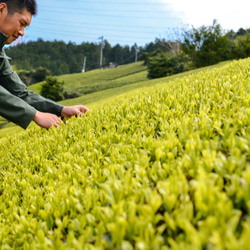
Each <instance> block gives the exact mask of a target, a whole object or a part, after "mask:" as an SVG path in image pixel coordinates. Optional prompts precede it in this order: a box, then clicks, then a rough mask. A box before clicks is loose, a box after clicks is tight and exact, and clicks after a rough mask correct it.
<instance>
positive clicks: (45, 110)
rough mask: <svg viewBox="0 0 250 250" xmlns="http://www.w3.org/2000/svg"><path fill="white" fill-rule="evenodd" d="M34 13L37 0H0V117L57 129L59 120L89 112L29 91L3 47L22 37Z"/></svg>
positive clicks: (23, 123)
mask: <svg viewBox="0 0 250 250" xmlns="http://www.w3.org/2000/svg"><path fill="white" fill-rule="evenodd" d="M36 13H37V4H36V0H5V1H4V0H3V1H1V0H0V116H2V117H4V118H6V119H8V120H10V121H12V122H14V123H16V124H17V125H19V126H21V127H22V128H24V129H25V128H27V127H28V125H29V124H30V122H31V121H32V120H33V121H34V122H35V123H36V124H37V125H39V126H41V127H43V128H50V127H51V126H55V127H58V126H59V125H60V123H62V121H61V119H60V117H63V118H70V117H72V116H77V115H80V116H81V115H83V114H84V113H85V112H87V111H88V108H87V107H85V106H83V105H75V106H62V105H59V104H57V103H55V102H53V101H52V100H49V99H46V98H44V97H42V96H40V95H38V94H35V93H33V92H31V91H28V90H27V88H26V86H25V84H24V83H23V82H22V81H21V80H20V78H19V77H18V75H17V74H16V72H14V71H13V70H12V67H11V65H10V63H9V61H8V60H9V59H10V58H9V57H7V56H6V54H5V52H4V50H3V46H4V45H5V44H10V43H12V42H13V41H15V40H16V39H18V37H19V36H23V35H24V29H25V28H26V27H27V26H29V25H30V23H31V20H32V16H33V15H35V14H36Z"/></svg>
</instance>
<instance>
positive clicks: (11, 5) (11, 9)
mask: <svg viewBox="0 0 250 250" xmlns="http://www.w3.org/2000/svg"><path fill="white" fill-rule="evenodd" d="M0 3H6V4H7V6H8V15H13V14H14V13H15V12H19V13H21V12H23V10H24V9H26V10H27V11H29V12H30V13H31V14H32V15H36V14H37V3H36V0H3V1H1V0H0Z"/></svg>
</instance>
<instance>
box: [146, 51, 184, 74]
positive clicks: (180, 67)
mask: <svg viewBox="0 0 250 250" xmlns="http://www.w3.org/2000/svg"><path fill="white" fill-rule="evenodd" d="M183 59H184V58H182V57H181V56H177V55H173V54H170V53H168V52H166V51H163V50H159V51H158V53H157V54H156V55H155V56H152V57H150V58H149V61H148V64H147V65H148V78H159V77H164V76H170V75H173V74H177V73H180V72H183V71H184V60H183Z"/></svg>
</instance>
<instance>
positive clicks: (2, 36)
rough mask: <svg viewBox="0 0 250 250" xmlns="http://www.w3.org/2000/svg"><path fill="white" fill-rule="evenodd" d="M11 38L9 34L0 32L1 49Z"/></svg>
mask: <svg viewBox="0 0 250 250" xmlns="http://www.w3.org/2000/svg"><path fill="white" fill-rule="evenodd" d="M8 38H9V36H7V35H5V34H3V33H2V32H0V49H2V48H3V46H4V45H5V43H6V41H7V39H8Z"/></svg>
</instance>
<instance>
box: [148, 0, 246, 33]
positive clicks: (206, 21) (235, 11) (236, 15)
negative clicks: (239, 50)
mask: <svg viewBox="0 0 250 250" xmlns="http://www.w3.org/2000/svg"><path fill="white" fill-rule="evenodd" d="M151 2H155V3H165V4H166V7H169V6H170V7H171V8H172V9H173V10H174V11H176V14H177V15H178V13H179V14H181V15H182V19H183V23H186V24H190V25H193V26H194V27H196V28H197V27H200V26H202V25H205V26H208V25H212V23H213V20H214V19H217V20H218V23H219V24H220V25H221V26H222V28H223V29H226V30H229V29H233V30H235V31H237V30H238V29H239V28H244V29H246V28H250V17H249V9H250V1H248V0H237V1H235V0H209V1H201V0H189V1H187V0H151Z"/></svg>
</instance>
